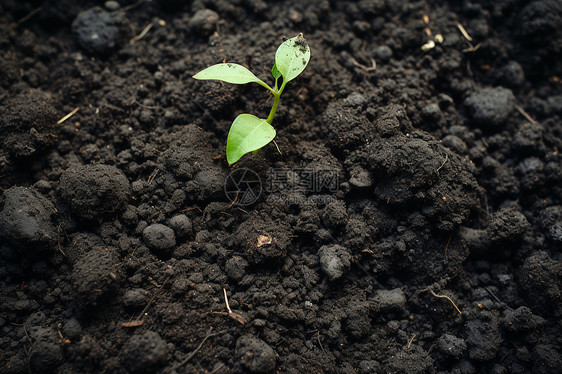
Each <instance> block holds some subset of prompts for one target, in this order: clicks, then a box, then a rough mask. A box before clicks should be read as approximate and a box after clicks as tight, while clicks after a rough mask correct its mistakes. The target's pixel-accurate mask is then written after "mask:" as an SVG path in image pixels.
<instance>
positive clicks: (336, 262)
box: [318, 245, 352, 281]
mask: <svg viewBox="0 0 562 374" xmlns="http://www.w3.org/2000/svg"><path fill="white" fill-rule="evenodd" d="M318 255H319V256H320V267H321V268H322V271H324V273H325V274H326V275H327V276H328V279H330V280H331V281H334V280H336V279H339V278H341V277H342V276H343V275H344V274H345V272H347V271H348V270H349V268H350V267H351V259H352V257H351V254H350V253H349V251H348V250H347V249H346V248H344V247H342V246H340V245H324V246H322V247H320V249H319V250H318Z"/></svg>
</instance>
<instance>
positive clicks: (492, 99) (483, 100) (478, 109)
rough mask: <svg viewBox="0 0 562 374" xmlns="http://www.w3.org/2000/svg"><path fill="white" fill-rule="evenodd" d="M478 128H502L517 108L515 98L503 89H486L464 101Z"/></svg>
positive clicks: (474, 93) (509, 91)
mask: <svg viewBox="0 0 562 374" xmlns="http://www.w3.org/2000/svg"><path fill="white" fill-rule="evenodd" d="M464 105H465V106H466V107H467V108H468V110H469V112H470V115H471V116H472V120H473V122H474V123H475V124H476V125H477V126H488V127H493V128H497V127H500V126H501V125H502V124H503V123H504V122H505V121H506V120H507V118H508V117H509V115H510V113H511V112H512V111H513V109H514V108H515V96H514V95H513V93H512V92H511V90H509V89H507V88H503V87H496V88H484V89H481V90H478V91H476V92H473V93H472V94H471V95H470V96H468V98H467V99H466V100H465V101H464Z"/></svg>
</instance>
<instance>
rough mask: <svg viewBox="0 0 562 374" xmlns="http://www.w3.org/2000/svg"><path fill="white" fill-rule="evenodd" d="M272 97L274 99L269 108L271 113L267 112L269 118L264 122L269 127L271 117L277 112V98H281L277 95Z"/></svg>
mask: <svg viewBox="0 0 562 374" xmlns="http://www.w3.org/2000/svg"><path fill="white" fill-rule="evenodd" d="M273 97H274V98H275V99H274V100H273V106H272V107H271V111H270V112H269V117H267V119H266V120H265V121H266V122H267V123H269V124H270V125H271V122H273V117H274V116H275V112H276V111H277V106H278V105H279V98H280V97H281V95H280V94H279V93H277V94H273Z"/></svg>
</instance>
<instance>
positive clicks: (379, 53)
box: [373, 45, 393, 62]
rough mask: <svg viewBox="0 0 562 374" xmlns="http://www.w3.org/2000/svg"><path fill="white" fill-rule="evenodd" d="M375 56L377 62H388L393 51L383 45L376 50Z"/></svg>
mask: <svg viewBox="0 0 562 374" xmlns="http://www.w3.org/2000/svg"><path fill="white" fill-rule="evenodd" d="M373 54H374V55H375V60H377V61H380V62H386V61H388V60H390V58H391V57H392V54H393V52H392V49H391V48H390V47H389V46H387V45H381V46H380V47H377V48H375V50H374V52H373Z"/></svg>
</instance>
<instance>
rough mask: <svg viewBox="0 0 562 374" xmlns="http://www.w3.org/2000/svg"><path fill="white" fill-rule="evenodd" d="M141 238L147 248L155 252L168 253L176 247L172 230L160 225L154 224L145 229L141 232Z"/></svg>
mask: <svg viewBox="0 0 562 374" xmlns="http://www.w3.org/2000/svg"><path fill="white" fill-rule="evenodd" d="M142 237H143V239H144V242H145V243H146V245H147V246H149V247H150V248H151V249H154V250H157V251H162V252H169V251H170V250H172V249H174V247H175V246H176V236H175V234H174V230H172V229H171V228H169V227H168V226H165V225H162V224H161V223H154V224H152V225H150V226H148V227H146V228H145V229H144V230H143V232H142Z"/></svg>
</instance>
